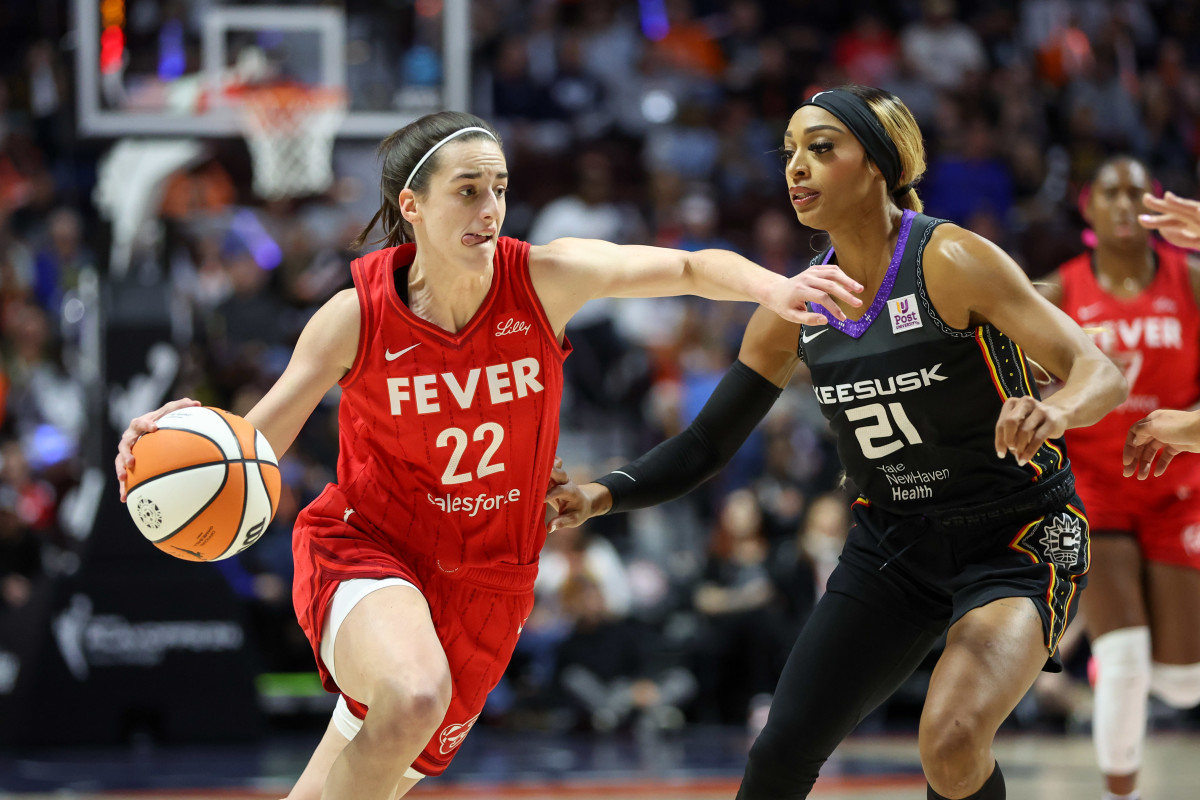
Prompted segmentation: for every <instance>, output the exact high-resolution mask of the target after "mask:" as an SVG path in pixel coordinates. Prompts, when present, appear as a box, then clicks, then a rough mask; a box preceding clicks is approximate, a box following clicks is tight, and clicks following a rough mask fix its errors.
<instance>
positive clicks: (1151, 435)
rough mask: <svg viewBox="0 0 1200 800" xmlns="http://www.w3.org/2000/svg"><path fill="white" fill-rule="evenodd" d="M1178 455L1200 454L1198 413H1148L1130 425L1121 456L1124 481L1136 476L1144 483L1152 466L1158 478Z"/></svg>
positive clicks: (1199, 413) (1162, 409) (1199, 416)
mask: <svg viewBox="0 0 1200 800" xmlns="http://www.w3.org/2000/svg"><path fill="white" fill-rule="evenodd" d="M1180 453H1200V412H1195V411H1175V410H1173V409H1166V408H1160V409H1159V410H1157V411H1151V412H1150V413H1149V414H1148V415H1147V416H1145V417H1143V418H1142V419H1139V420H1138V421H1137V422H1135V423H1133V425H1132V426H1131V427H1130V428H1129V435H1128V436H1126V437H1125V451H1124V452H1123V453H1122V454H1121V460H1122V461H1124V462H1125V477H1126V478H1131V477H1133V476H1134V474H1136V475H1137V477H1138V480H1140V481H1144V480H1146V478H1148V477H1150V466H1151V465H1152V464H1153V465H1154V477H1156V478H1157V477H1158V476H1159V475H1162V474H1163V473H1164V472H1166V471H1167V466H1168V465H1170V463H1171V459H1173V458H1175V456H1177V455H1179V454H1180ZM1155 456H1158V463H1157V464H1155V463H1154V457H1155Z"/></svg>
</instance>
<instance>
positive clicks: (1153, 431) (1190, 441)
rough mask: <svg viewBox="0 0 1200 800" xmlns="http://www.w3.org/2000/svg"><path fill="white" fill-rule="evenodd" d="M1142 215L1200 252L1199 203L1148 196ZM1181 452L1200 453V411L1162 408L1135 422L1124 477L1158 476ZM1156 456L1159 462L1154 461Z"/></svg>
mask: <svg viewBox="0 0 1200 800" xmlns="http://www.w3.org/2000/svg"><path fill="white" fill-rule="evenodd" d="M1142 200H1143V202H1144V203H1145V205H1146V208H1147V209H1149V210H1151V211H1154V212H1155V213H1154V214H1141V215H1140V216H1138V222H1140V223H1141V224H1142V226H1143V227H1146V228H1151V229H1153V230H1157V231H1158V232H1159V233H1161V234H1162V235H1163V237H1164V238H1165V239H1166V240H1167V241H1168V242H1171V243H1172V244H1175V245H1178V246H1180V247H1186V248H1188V249H1191V250H1200V202H1197V201H1196V200H1185V199H1184V198H1182V197H1177V196H1175V195H1174V194H1172V193H1171V192H1167V193H1166V195H1164V196H1163V197H1154V196H1153V195H1149V194H1147V195H1145V196H1144V197H1143V198H1142ZM1179 453H1200V411H1183V410H1178V409H1172V408H1163V409H1159V410H1157V411H1152V412H1151V413H1150V414H1148V415H1147V416H1146V417H1145V418H1143V419H1140V420H1138V421H1137V422H1136V423H1134V425H1133V427H1132V428H1130V429H1129V435H1128V436H1127V437H1126V439H1125V453H1124V456H1123V458H1124V461H1125V476H1126V477H1133V476H1134V475H1137V476H1138V478H1140V479H1142V480H1144V479H1146V478H1147V477H1149V475H1150V470H1151V468H1153V469H1154V475H1155V477H1157V476H1159V475H1162V474H1163V472H1165V471H1166V469H1167V465H1168V464H1170V463H1171V459H1172V458H1174V457H1175V456H1176V455H1178V454H1179ZM1156 457H1157V463H1155V458H1156Z"/></svg>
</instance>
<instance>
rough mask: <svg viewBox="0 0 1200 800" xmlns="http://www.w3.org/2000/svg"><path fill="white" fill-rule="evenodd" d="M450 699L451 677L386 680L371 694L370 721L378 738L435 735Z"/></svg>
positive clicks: (368, 714) (368, 716) (368, 717)
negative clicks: (416, 734) (418, 733)
mask: <svg viewBox="0 0 1200 800" xmlns="http://www.w3.org/2000/svg"><path fill="white" fill-rule="evenodd" d="M450 696H451V684H450V678H449V676H448V675H446V676H440V675H439V676H421V677H419V678H414V677H410V678H407V679H386V680H383V681H381V682H380V683H379V684H378V685H377V686H376V687H375V690H374V691H373V692H372V699H371V704H370V710H369V711H368V712H367V719H368V720H369V721H370V722H371V723H372V725H371V727H372V729H373V732H374V733H375V734H376V735H377V736H382V737H385V738H395V739H403V738H408V737H410V736H412V735H413V734H414V732H420V733H421V734H422V735H426V736H432V735H433V732H434V731H435V730H436V729H437V727H438V725H440V724H441V722H442V720H443V719H444V718H445V716H446V710H447V709H448V708H449V707H450Z"/></svg>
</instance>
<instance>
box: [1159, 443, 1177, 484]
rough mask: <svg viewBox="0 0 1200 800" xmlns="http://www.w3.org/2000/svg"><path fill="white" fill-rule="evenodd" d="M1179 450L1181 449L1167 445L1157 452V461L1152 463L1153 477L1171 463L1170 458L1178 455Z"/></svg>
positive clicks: (1164, 470)
mask: <svg viewBox="0 0 1200 800" xmlns="http://www.w3.org/2000/svg"><path fill="white" fill-rule="evenodd" d="M1181 452H1182V451H1181V450H1176V449H1175V448H1174V447H1171V446H1169V445H1168V446H1167V447H1164V448H1163V449H1162V451H1161V452H1160V453H1159V454H1158V463H1156V464H1155V465H1154V477H1156V478H1157V477H1159V476H1161V475H1162V474H1163V473H1164V472H1166V471H1167V467H1168V466H1169V465H1170V463H1171V459H1173V458H1175V456H1177V455H1179V454H1180V453H1181Z"/></svg>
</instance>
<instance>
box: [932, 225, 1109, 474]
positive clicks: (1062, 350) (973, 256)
mask: <svg viewBox="0 0 1200 800" xmlns="http://www.w3.org/2000/svg"><path fill="white" fill-rule="evenodd" d="M925 276H926V282H927V284H928V287H929V294H930V299H931V300H932V301H933V303H934V306H935V308H937V310H938V313H939V314H940V315H941V316H942V318H943V319H944V320H946V322H947V323H949V324H950V325H952V326H954V327H956V328H966V327H969V326H976V325H982V324H984V323H989V322H990V323H991V324H992V325H995V326H996V327H997V328H999V329H1000V330H1001V331H1003V332H1004V333H1005V334H1006V335H1007V336H1008V337H1009V338H1010V339H1012V340H1013V341H1014V342H1016V343H1017V344H1018V345H1020V347H1021V348H1022V349H1023V350H1025V353H1026V354H1027V355H1028V357H1029V358H1031V359H1033V360H1034V361H1036V362H1038V363H1039V364H1040V365H1041V366H1042V367H1043V368H1045V369H1046V370H1047V371H1049V372H1050V374H1052V375H1054V376H1055V377H1057V378H1059V379H1060V380H1061V381H1062V382H1063V385H1062V388H1060V389H1059V390H1058V391H1057V392H1055V394H1054V395H1053V396H1052V397H1050V398H1048V399H1047V400H1045V401H1037V400H1034V399H1033V398H1029V397H1022V398H1009V399H1008V400H1007V401H1006V402H1005V404H1004V408H1003V409H1002V411H1001V414H1000V420H999V421H998V423H997V430H996V450H997V455H1003V454H1004V453H1005V452H1006V451H1007V452H1011V453H1013V454H1014V455H1015V456H1016V457H1017V460H1018V461H1020V462H1021V463H1024V462H1025V461H1027V460H1028V459H1029V458H1031V457H1032V456H1033V454H1034V453H1035V452H1036V451H1037V449H1038V448H1039V447H1040V446H1041V444H1042V442H1044V441H1045V440H1046V439H1049V438H1056V437H1058V436H1061V435H1062V433H1063V432H1064V431H1065V430H1066V429H1067V428H1080V427H1086V426H1088V425H1092V424H1094V423H1095V422H1097V421H1099V420H1100V418H1101V417H1103V416H1104V415H1105V414H1107V413H1108V412H1109V411H1111V410H1112V409H1114V408H1116V406H1117V405H1118V404H1119V403H1120V402H1121V401H1123V400H1124V399H1125V396H1126V394H1127V393H1128V385H1127V384H1126V381H1125V377H1124V376H1123V375H1122V374H1121V371H1120V370H1119V369H1118V368H1117V367H1116V365H1114V364H1113V363H1112V361H1111V360H1109V358H1108V357H1107V356H1105V355H1104V354H1103V353H1102V352H1100V350H1099V348H1097V347H1096V345H1095V344H1094V343H1093V342H1092V340H1091V339H1090V338H1089V337H1088V336H1087V334H1085V333H1084V332H1083V330H1082V329H1081V328H1080V327H1079V326H1078V325H1076V324H1075V322H1074V321H1073V320H1072V319H1071V318H1070V317H1069V316H1067V314H1066V313H1064V312H1063V311H1062V310H1060V309H1059V308H1057V307H1056V306H1055V305H1054V304H1053V303H1051V302H1050V301H1049V300H1047V299H1046V298H1045V297H1043V296H1042V295H1040V294H1038V292H1037V291H1036V290H1035V289H1034V287H1033V284H1032V283H1031V282H1030V281H1029V278H1028V277H1026V275H1025V273H1024V272H1023V271H1022V270H1021V268H1020V267H1019V266H1017V264H1016V262H1014V261H1013V260H1012V259H1011V258H1009V257H1008V255H1007V254H1006V253H1005V252H1004V251H1003V250H1001V249H1000V248H999V247H997V246H996V245H995V244H993V243H991V242H989V241H988V240H986V239H984V238H983V237H981V236H977V235H975V234H973V233H971V232H969V231H965V230H963V229H962V228H959V227H957V226H953V225H942V226H940V227H939V228H938V230H937V231H936V232H935V233H934V236H933V239H932V240H931V241H930V246H929V247H928V248H927V249H926V251H925Z"/></svg>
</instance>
